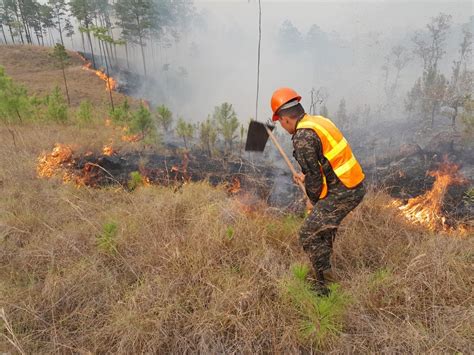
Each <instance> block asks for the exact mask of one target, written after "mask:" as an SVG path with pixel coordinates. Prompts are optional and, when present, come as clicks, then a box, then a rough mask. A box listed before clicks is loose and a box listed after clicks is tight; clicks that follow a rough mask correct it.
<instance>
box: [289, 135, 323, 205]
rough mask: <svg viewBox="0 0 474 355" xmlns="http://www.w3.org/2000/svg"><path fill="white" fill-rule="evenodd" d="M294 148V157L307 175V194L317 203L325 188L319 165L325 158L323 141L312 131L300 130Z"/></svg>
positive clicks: (294, 140) (295, 137) (294, 139)
mask: <svg viewBox="0 0 474 355" xmlns="http://www.w3.org/2000/svg"><path fill="white" fill-rule="evenodd" d="M293 148H294V151H293V156H294V157H295V159H296V160H297V161H298V164H299V165H300V167H301V170H302V172H303V174H305V187H306V193H307V195H308V197H309V198H310V200H311V201H312V202H313V203H316V202H317V201H318V200H319V195H320V194H321V190H322V187H323V175H322V173H321V167H320V164H319V162H320V161H321V159H322V157H323V148H322V144H321V140H320V139H319V137H318V135H317V134H316V133H315V132H314V131H313V130H312V129H309V128H306V129H299V130H297V131H296V133H295V135H294V136H293Z"/></svg>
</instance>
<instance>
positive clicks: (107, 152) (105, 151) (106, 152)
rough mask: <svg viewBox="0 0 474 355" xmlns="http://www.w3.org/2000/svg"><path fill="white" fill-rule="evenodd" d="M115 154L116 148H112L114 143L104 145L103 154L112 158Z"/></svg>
mask: <svg viewBox="0 0 474 355" xmlns="http://www.w3.org/2000/svg"><path fill="white" fill-rule="evenodd" d="M114 153H115V150H114V148H112V143H110V144H106V145H104V147H103V148H102V154H104V155H106V156H108V157H110V156H111V155H112V154H114Z"/></svg>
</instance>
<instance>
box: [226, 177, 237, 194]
mask: <svg viewBox="0 0 474 355" xmlns="http://www.w3.org/2000/svg"><path fill="white" fill-rule="evenodd" d="M227 191H228V192H229V193H231V194H236V193H237V192H239V191H240V180H239V179H238V178H236V177H234V178H233V179H232V185H230V187H229V188H228V189H227Z"/></svg>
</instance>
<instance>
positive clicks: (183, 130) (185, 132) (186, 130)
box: [176, 117, 194, 149]
mask: <svg viewBox="0 0 474 355" xmlns="http://www.w3.org/2000/svg"><path fill="white" fill-rule="evenodd" d="M176 134H177V135H178V137H181V138H183V141H184V147H185V148H186V149H188V140H189V139H191V138H193V136H194V126H193V125H192V124H191V123H187V122H186V121H184V120H183V118H182V117H180V118H178V123H177V124H176Z"/></svg>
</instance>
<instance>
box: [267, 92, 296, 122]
mask: <svg viewBox="0 0 474 355" xmlns="http://www.w3.org/2000/svg"><path fill="white" fill-rule="evenodd" d="M293 100H298V102H300V100H301V96H300V95H298V93H297V92H296V91H295V90H293V89H290V88H279V89H277V90H275V92H274V93H273V95H272V101H271V106H272V111H273V117H272V120H273V121H278V115H277V114H276V113H277V112H278V110H279V109H280V108H281V107H282V106H283V105H284V104H286V103H288V102H290V101H293Z"/></svg>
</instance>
